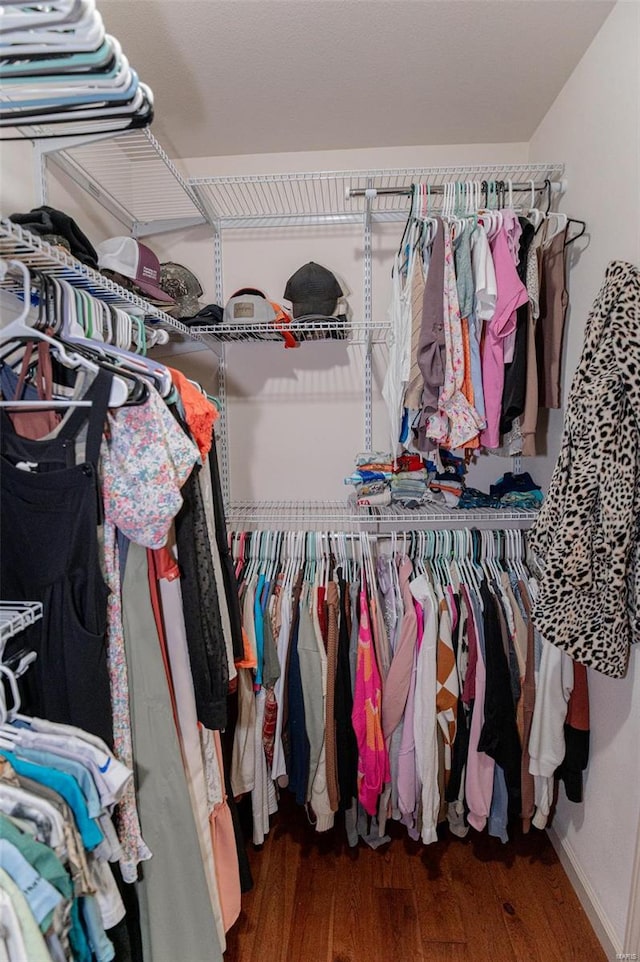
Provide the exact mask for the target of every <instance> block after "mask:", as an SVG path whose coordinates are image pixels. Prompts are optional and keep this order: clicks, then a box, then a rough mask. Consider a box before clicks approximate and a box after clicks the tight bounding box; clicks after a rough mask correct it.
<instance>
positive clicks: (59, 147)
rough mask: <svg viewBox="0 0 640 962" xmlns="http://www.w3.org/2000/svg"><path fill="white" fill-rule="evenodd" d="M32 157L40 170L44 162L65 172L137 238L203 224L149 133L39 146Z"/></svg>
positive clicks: (183, 181) (187, 192)
mask: <svg viewBox="0 0 640 962" xmlns="http://www.w3.org/2000/svg"><path fill="white" fill-rule="evenodd" d="M35 151H36V158H37V161H38V162H39V163H40V164H41V165H43V163H44V161H45V159H46V163H48V164H53V165H55V166H56V167H59V168H60V169H61V170H63V171H64V172H65V173H66V174H67V175H68V176H69V177H70V178H71V179H72V180H73V181H74V182H75V183H76V184H78V185H79V186H80V187H82V189H83V190H85V191H87V193H88V194H90V195H91V197H92V198H93V199H94V200H95V201H97V202H98V203H99V204H101V205H102V206H103V207H104V208H105V209H106V210H108V211H109V212H110V213H111V214H113V216H114V217H116V218H117V220H119V221H120V222H121V223H122V224H123V225H124V226H125V227H126V228H127V230H128V231H129V232H130V233H131V234H133V235H134V236H136V237H142V236H144V235H146V234H154V233H160V232H162V231H166V230H177V229H179V228H183V227H196V226H198V225H200V224H204V223H205V222H206V220H207V217H206V214H205V210H204V209H203V207H202V206H201V204H200V202H199V200H198V199H197V197H196V196H195V194H194V192H193V191H192V189H191V187H190V186H189V184H188V183H187V181H186V179H185V177H184V176H183V174H182V173H181V171H180V170H179V169H178V167H177V166H176V164H175V163H174V162H173V161H172V160H171V159H170V158H169V156H168V155H167V152H166V151H165V149H164V148H163V147H162V145H161V144H160V143H159V142H158V141H157V140H156V138H155V137H154V136H153V134H152V133H151V131H150V130H149V129H148V128H145V129H143V130H134V131H128V132H125V133H121V134H115V135H113V134H102V135H101V134H98V135H95V136H93V137H91V136H88V135H79V136H77V137H68V138H63V139H61V140H58V139H54V140H52V141H50V142H49V141H47V140H41V141H37V142H36V143H35ZM43 189H44V192H45V193H46V186H44V188H43Z"/></svg>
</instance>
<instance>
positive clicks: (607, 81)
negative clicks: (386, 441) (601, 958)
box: [530, 3, 640, 951]
mask: <svg viewBox="0 0 640 962" xmlns="http://www.w3.org/2000/svg"><path fill="white" fill-rule="evenodd" d="M639 123H640V6H638V5H637V4H636V3H619V4H618V5H617V6H616V7H615V8H614V10H613V12H612V13H611V15H610V17H609V18H608V19H607V20H606V21H605V23H604V25H603V27H602V29H601V30H600V32H599V34H598V35H597V36H596V38H595V39H594V41H593V43H592V45H591V47H590V48H589V49H588V50H587V52H586V53H585V55H584V57H583V59H582V61H581V62H580V64H579V65H578V66H577V67H576V69H575V71H574V73H573V74H572V76H571V77H570V79H569V80H568V82H567V84H566V85H565V87H564V89H563V90H562V91H561V93H560V95H559V96H558V98H557V100H556V102H555V103H554V104H553V106H552V107H551V109H550V110H549V112H548V114H547V115H546V117H545V119H544V120H543V122H542V123H541V125H540V127H539V128H538V130H537V131H536V133H535V136H534V137H533V138H532V141H531V146H530V159H531V160H532V161H537V160H542V159H543V158H549V157H554V158H560V159H562V160H564V161H565V163H566V176H567V179H568V190H567V192H566V195H565V197H563V199H562V202H561V205H560V209H561V210H564V211H566V212H567V213H568V214H570V215H572V214H573V215H574V216H575V217H579V218H582V219H584V220H586V221H587V224H588V240H587V241H585V242H584V243H583V242H582V241H578V242H577V243H576V245H574V247H573V254H572V257H573V261H574V263H573V264H572V269H571V272H570V274H569V279H570V304H571V310H570V315H569V319H568V325H569V326H568V337H567V342H566V362H565V377H564V390H565V397H566V394H567V392H568V389H569V386H570V378H571V375H572V374H573V371H574V369H575V367H576V364H577V361H578V357H579V353H580V349H581V345H582V338H583V333H584V327H585V321H586V318H587V314H588V312H589V309H590V307H591V304H592V302H593V299H594V297H595V295H596V293H597V290H598V288H599V286H600V284H601V282H602V280H603V278H604V272H605V268H606V266H607V264H608V262H609V261H611V260H616V259H624V260H628V261H631V262H633V263H635V264H640V180H639V175H640V154H639V140H640V129H639ZM559 421H560V418H557V419H555V424H554V432H553V434H555V436H556V438H559ZM556 427H557V430H556ZM558 616H559V617H561V616H562V614H561V612H559V613H558ZM589 684H590V695H591V758H590V761H589V769H588V775H587V778H586V787H585V804H584V805H581V806H577V805H572V804H571V803H568V802H567V801H566V800H565V799H564V798H562V800H561V801H560V803H559V806H558V811H557V815H556V819H555V822H554V827H555V831H556V833H557V835H558V836H559V837H560V839H561V843H562V845H563V847H564V850H565V852H566V853H567V854H568V856H569V857H570V859H571V860H572V862H573V865H574V868H575V870H576V871H577V873H578V875H579V876H580V877H581V878H582V879H583V881H584V880H586V882H587V886H588V888H590V890H591V891H590V895H591V897H592V899H593V900H594V902H595V904H596V908H597V909H599V911H600V912H601V915H602V920H603V922H604V924H605V927H606V928H607V930H608V934H609V936H610V938H611V940H612V941H613V945H614V947H615V949H616V950H617V951H620V950H621V948H622V943H623V938H624V931H625V924H626V920H627V913H628V903H629V888H630V884H631V872H632V866H633V857H634V845H635V838H636V828H637V826H638V819H639V818H640V794H639V792H638V789H639V787H640V754H639V752H638V738H639V737H640V658H639V657H638V652H637V651H635V652H634V653H633V654H632V657H631V664H630V668H629V673H628V676H627V677H626V678H625V679H624V680H621V681H615V680H612V679H609V678H606V677H604V676H603V675H600V674H598V673H597V672H594V671H591V672H590V673H589ZM561 794H562V793H561Z"/></svg>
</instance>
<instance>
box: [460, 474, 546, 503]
mask: <svg viewBox="0 0 640 962" xmlns="http://www.w3.org/2000/svg"><path fill="white" fill-rule="evenodd" d="M543 500H544V496H543V494H542V491H541V489H540V485H539V484H536V483H535V481H533V479H532V478H531V475H530V474H529V473H528V472H527V471H525V472H523V473H522V474H513V473H512V472H511V471H507V472H506V474H504V475H503V476H502V477H501V478H499V479H498V480H497V481H496V483H495V484H492V485H490V487H489V494H486V493H485V492H484V491H478V490H477V489H476V488H466V489H465V490H464V492H463V494H462V496H461V497H460V500H459V502H458V505H457V506H458V508H463V509H472V508H502V509H507V508H517V509H519V510H521V511H537V510H538V508H539V507H540V505H541V504H542V502H543Z"/></svg>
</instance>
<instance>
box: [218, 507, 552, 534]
mask: <svg viewBox="0 0 640 962" xmlns="http://www.w3.org/2000/svg"><path fill="white" fill-rule="evenodd" d="M226 516H227V524H228V525H229V527H230V528H232V529H234V530H254V529H261V528H271V529H274V530H279V529H294V530H301V531H305V530H317V529H319V528H321V529H322V530H325V531H326V530H327V529H330V530H336V531H350V530H355V531H357V530H359V529H361V528H364V529H367V530H368V529H370V528H371V527H375V526H382V527H383V528H384V526H385V525H393V526H394V527H395V528H406V529H407V530H409V529H414V530H415V529H416V528H420V527H440V528H464V527H489V528H492V529H497V530H502V529H503V528H505V527H510V528H514V527H517V528H520V527H522V528H526V527H529V526H530V525H531V524H532V522H533V521H534V520H535V518H536V512H535V511H521V510H518V509H513V508H512V509H508V510H507V509H500V508H487V509H473V510H468V511H467V510H457V509H455V508H447V507H446V506H444V505H441V504H437V505H436V504H424V505H422V506H421V507H420V508H416V509H409V508H402V507H400V506H399V505H389V506H386V507H383V508H382V507H381V508H368V507H367V508H364V507H363V508H358V507H357V505H354V504H352V503H349V502H344V501H235V502H231V503H230V504H229V505H228V506H227V510H226Z"/></svg>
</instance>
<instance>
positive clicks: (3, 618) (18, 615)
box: [0, 601, 42, 652]
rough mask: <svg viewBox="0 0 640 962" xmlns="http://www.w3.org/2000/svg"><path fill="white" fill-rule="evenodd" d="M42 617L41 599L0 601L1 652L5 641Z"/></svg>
mask: <svg viewBox="0 0 640 962" xmlns="http://www.w3.org/2000/svg"><path fill="white" fill-rule="evenodd" d="M40 618H42V603H41V602H40V601H0V652H1V651H2V648H3V647H4V644H5V642H7V641H8V640H9V639H10V638H13V636H14V635H17V634H18V632H20V631H23V630H24V629H25V628H28V627H29V625H33V624H35V622H36V621H39V619H40Z"/></svg>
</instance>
